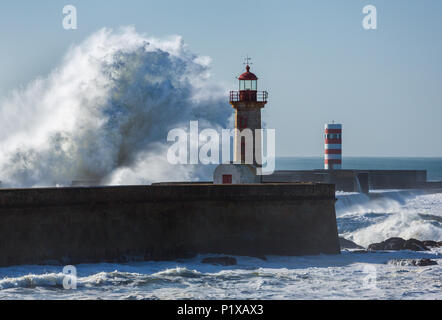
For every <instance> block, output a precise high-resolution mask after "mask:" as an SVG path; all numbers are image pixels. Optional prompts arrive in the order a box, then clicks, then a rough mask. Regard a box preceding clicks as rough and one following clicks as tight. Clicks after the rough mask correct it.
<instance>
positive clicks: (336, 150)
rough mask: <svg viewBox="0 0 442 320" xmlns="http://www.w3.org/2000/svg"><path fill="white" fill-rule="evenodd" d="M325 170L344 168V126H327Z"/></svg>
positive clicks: (332, 124) (336, 124)
mask: <svg viewBox="0 0 442 320" xmlns="http://www.w3.org/2000/svg"><path fill="white" fill-rule="evenodd" d="M324 149H325V152H324V169H325V170H334V169H341V166H342V124H338V123H329V124H326V125H325V148H324Z"/></svg>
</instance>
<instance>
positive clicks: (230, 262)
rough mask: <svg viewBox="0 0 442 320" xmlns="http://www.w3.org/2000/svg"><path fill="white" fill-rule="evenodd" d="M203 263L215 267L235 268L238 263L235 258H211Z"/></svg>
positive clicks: (205, 259)
mask: <svg viewBox="0 0 442 320" xmlns="http://www.w3.org/2000/svg"><path fill="white" fill-rule="evenodd" d="M201 263H207V264H213V265H215V266H235V265H236V264H237V261H236V259H235V258H233V257H210V258H204V259H203V260H202V261H201Z"/></svg>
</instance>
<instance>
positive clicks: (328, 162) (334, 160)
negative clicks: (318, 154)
mask: <svg viewBox="0 0 442 320" xmlns="http://www.w3.org/2000/svg"><path fill="white" fill-rule="evenodd" d="M324 163H325V164H342V160H338V159H325V160H324Z"/></svg>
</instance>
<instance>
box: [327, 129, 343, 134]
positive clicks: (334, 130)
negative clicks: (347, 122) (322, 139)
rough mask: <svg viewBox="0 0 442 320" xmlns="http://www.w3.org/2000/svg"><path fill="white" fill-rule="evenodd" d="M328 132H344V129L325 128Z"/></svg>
mask: <svg viewBox="0 0 442 320" xmlns="http://www.w3.org/2000/svg"><path fill="white" fill-rule="evenodd" d="M327 133H342V129H325V134H327Z"/></svg>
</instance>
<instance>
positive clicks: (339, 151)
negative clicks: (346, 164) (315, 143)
mask: <svg viewBox="0 0 442 320" xmlns="http://www.w3.org/2000/svg"><path fill="white" fill-rule="evenodd" d="M325 154H342V149H325Z"/></svg>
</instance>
